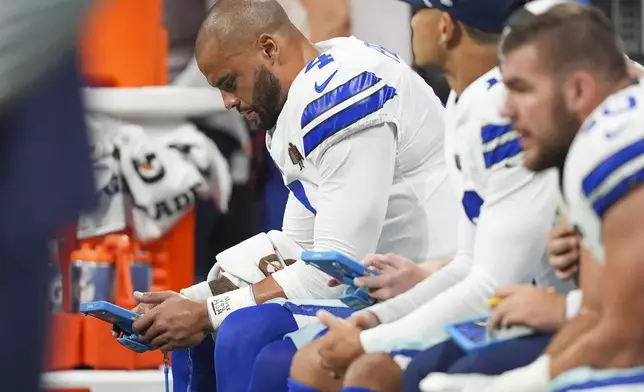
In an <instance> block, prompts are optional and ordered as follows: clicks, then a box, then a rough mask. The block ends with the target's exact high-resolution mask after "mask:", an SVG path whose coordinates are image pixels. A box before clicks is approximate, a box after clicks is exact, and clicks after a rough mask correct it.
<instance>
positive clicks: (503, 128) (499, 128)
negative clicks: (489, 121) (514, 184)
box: [481, 124, 521, 169]
mask: <svg viewBox="0 0 644 392" xmlns="http://www.w3.org/2000/svg"><path fill="white" fill-rule="evenodd" d="M511 132H515V131H514V130H513V129H512V126H511V125H509V124H507V125H486V126H484V127H483V128H482V129H481V139H482V141H483V145H484V146H485V145H490V146H493V148H492V149H491V150H488V151H487V152H484V153H483V160H484V161H485V167H486V168H488V169H489V168H490V167H492V166H494V165H496V164H498V163H501V162H503V161H504V160H506V159H508V158H512V157H515V156H517V155H519V154H520V153H521V144H520V143H519V139H518V138H515V139H510V140H509V141H507V142H505V143H503V144H499V143H501V141H502V139H503V138H504V137H507V136H506V135H509V134H510V133H511ZM495 144H496V145H495Z"/></svg>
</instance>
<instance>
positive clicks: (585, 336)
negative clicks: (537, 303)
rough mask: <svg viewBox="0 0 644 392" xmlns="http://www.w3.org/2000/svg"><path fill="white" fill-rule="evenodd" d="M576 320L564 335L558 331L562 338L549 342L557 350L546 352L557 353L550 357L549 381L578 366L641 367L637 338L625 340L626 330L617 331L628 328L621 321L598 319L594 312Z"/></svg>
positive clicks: (627, 335) (640, 353) (631, 337)
mask: <svg viewBox="0 0 644 392" xmlns="http://www.w3.org/2000/svg"><path fill="white" fill-rule="evenodd" d="M578 319H579V320H578V321H577V322H576V323H575V324H574V325H573V323H572V322H571V323H569V325H568V326H567V327H568V328H566V330H565V331H564V330H562V333H561V334H562V336H561V337H560V338H559V339H558V340H557V341H556V342H553V344H554V343H557V346H556V347H553V348H552V349H550V348H549V349H548V354H550V352H551V351H555V349H558V350H557V351H556V352H555V353H554V354H550V355H551V360H550V376H551V379H554V378H555V377H557V376H558V375H560V374H561V373H563V372H566V371H568V370H572V369H575V368H578V367H580V366H589V367H592V368H595V369H619V368H630V367H634V366H641V365H642V364H643V363H644V362H642V361H643V359H644V358H643V357H644V355H643V354H642V344H641V342H639V339H638V337H637V336H635V337H633V336H629V335H630V332H629V331H628V328H626V329H624V330H622V329H621V328H620V326H621V325H628V324H624V322H625V321H624V320H621V321H616V320H605V319H600V317H599V316H598V315H597V314H596V313H594V312H587V313H584V314H582V315H580V317H579V318H578ZM582 319H583V321H582ZM626 323H628V321H626ZM615 327H617V328H615ZM563 333H565V335H564V334H563ZM558 335H559V334H558ZM637 335H638V334H637ZM566 340H567V341H566ZM638 342H639V343H638Z"/></svg>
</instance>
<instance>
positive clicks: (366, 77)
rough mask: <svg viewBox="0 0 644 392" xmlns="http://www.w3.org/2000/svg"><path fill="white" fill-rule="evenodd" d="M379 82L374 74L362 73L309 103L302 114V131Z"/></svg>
mask: <svg viewBox="0 0 644 392" xmlns="http://www.w3.org/2000/svg"><path fill="white" fill-rule="evenodd" d="M379 81H380V78H379V77H377V76H376V75H375V74H373V73H371V72H363V73H361V74H360V75H358V76H356V77H354V78H353V79H351V80H349V81H348V82H346V83H344V84H343V85H341V86H338V87H336V88H335V89H333V90H331V91H329V92H328V93H326V94H324V95H323V96H321V97H320V98H318V99H316V100H315V101H313V102H311V103H309V104H308V105H307V106H306V108H304V112H303V113H302V129H304V127H306V126H307V125H308V124H309V123H310V122H311V121H313V120H315V119H316V118H318V117H319V116H320V115H321V114H323V113H324V112H326V111H328V110H330V109H332V108H333V107H335V106H337V105H339V104H341V103H342V102H344V101H346V100H347V99H349V98H351V97H353V96H355V95H357V94H359V93H361V92H362V91H364V90H366V89H368V88H369V87H373V86H375V85H376V83H378V82H379Z"/></svg>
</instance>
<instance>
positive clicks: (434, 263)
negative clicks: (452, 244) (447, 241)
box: [418, 258, 452, 273]
mask: <svg viewBox="0 0 644 392" xmlns="http://www.w3.org/2000/svg"><path fill="white" fill-rule="evenodd" d="M450 261H452V259H451V258H450V259H445V260H428V261H424V262H422V263H420V264H418V266H419V267H421V268H422V269H424V270H425V271H427V272H428V273H433V272H436V271H439V270H440V269H441V268H443V267H445V266H446V265H447V264H449V263H450Z"/></svg>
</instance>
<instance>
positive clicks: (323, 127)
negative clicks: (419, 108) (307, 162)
mask: <svg viewBox="0 0 644 392" xmlns="http://www.w3.org/2000/svg"><path fill="white" fill-rule="evenodd" d="M395 96H396V89H395V88H393V87H391V86H384V87H383V88H381V89H380V90H378V91H376V92H374V93H373V94H371V95H369V96H368V97H366V98H364V99H363V100H361V101H358V102H356V103H354V104H353V105H351V106H349V107H347V108H345V109H343V110H342V111H340V112H338V113H336V114H334V115H333V116H331V117H329V118H327V119H326V120H324V121H323V122H322V123H320V124H319V125H317V126H316V127H315V128H313V129H311V130H310V131H309V132H307V133H306V135H304V140H303V141H304V155H309V154H310V153H311V151H313V150H315V148H316V147H317V146H319V145H320V143H322V142H323V141H324V140H325V139H326V138H328V137H330V136H332V135H334V134H335V133H336V132H338V131H341V130H342V129H344V128H346V127H348V126H349V125H351V124H353V123H355V122H357V121H359V120H360V119H362V118H364V117H366V116H368V115H369V114H371V113H375V112H377V111H378V110H380V109H382V107H383V106H385V103H387V101H389V100H390V99H392V98H393V97H395Z"/></svg>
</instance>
